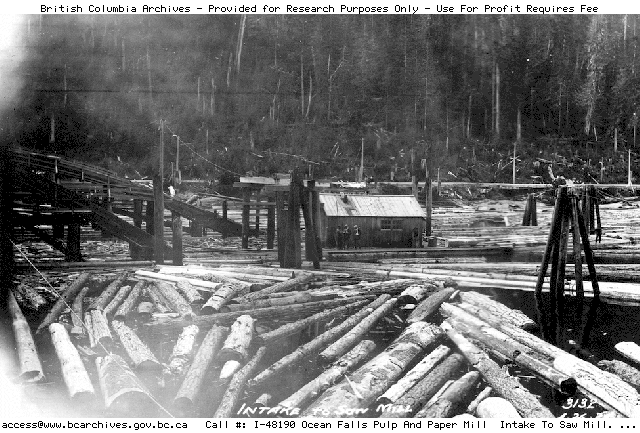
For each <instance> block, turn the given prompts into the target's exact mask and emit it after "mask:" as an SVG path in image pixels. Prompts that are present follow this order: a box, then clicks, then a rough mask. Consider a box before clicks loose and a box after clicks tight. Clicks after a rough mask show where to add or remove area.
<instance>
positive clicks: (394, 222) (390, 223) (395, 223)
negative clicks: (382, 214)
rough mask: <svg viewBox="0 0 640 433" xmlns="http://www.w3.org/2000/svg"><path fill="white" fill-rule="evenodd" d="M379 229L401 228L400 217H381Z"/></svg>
mask: <svg viewBox="0 0 640 433" xmlns="http://www.w3.org/2000/svg"><path fill="white" fill-rule="evenodd" d="M380 229H381V230H402V220H400V219H381V220H380Z"/></svg>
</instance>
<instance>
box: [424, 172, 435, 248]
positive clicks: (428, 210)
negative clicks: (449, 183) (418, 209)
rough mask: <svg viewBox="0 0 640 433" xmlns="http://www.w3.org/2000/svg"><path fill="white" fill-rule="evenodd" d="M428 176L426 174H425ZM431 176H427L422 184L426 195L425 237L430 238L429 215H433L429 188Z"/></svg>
mask: <svg viewBox="0 0 640 433" xmlns="http://www.w3.org/2000/svg"><path fill="white" fill-rule="evenodd" d="M427 174H428V173H427ZM431 186H432V185H431V176H428V175H427V180H426V181H425V182H424V188H425V193H426V197H425V200H426V202H427V203H426V228H425V231H426V234H427V236H431V234H432V230H431V215H432V213H433V191H432V188H431Z"/></svg>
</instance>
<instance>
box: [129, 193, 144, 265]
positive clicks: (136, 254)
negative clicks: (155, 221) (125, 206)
mask: <svg viewBox="0 0 640 433" xmlns="http://www.w3.org/2000/svg"><path fill="white" fill-rule="evenodd" d="M133 225H134V226H135V227H137V228H142V200H141V199H139V198H134V199H133ZM129 256H130V257H131V258H132V259H133V260H140V248H138V246H136V245H134V244H132V243H129Z"/></svg>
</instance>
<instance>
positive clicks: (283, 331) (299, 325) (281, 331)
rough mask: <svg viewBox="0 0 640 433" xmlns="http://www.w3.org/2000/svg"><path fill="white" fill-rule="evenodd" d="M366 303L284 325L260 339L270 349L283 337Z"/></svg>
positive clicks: (336, 309)
mask: <svg viewBox="0 0 640 433" xmlns="http://www.w3.org/2000/svg"><path fill="white" fill-rule="evenodd" d="M366 302H367V301H366V300H360V301H355V302H353V303H351V304H348V305H343V306H341V307H337V308H334V309H332V310H326V311H321V312H319V313H316V314H314V315H312V316H309V317H307V318H304V319H302V320H297V321H295V322H291V323H287V324H286V325H282V326H280V327H278V328H276V329H274V330H273V331H269V332H265V333H264V334H260V335H258V338H259V339H260V340H261V341H262V344H263V345H264V346H267V347H269V346H270V344H272V343H273V342H274V341H277V340H279V339H281V338H283V337H287V336H289V335H292V334H295V333H296V332H300V331H302V330H303V329H305V328H307V327H308V326H309V325H311V324H314V323H320V322H322V321H328V320H331V319H334V318H337V317H340V316H343V315H345V314H347V313H349V312H350V311H353V310H355V309H356V308H360V307H361V306H362V305H363V304H365V303H366Z"/></svg>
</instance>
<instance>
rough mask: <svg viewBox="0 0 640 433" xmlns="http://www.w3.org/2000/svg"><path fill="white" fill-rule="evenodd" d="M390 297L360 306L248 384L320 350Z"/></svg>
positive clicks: (255, 382)
mask: <svg viewBox="0 0 640 433" xmlns="http://www.w3.org/2000/svg"><path fill="white" fill-rule="evenodd" d="M390 298H391V296H389V295H380V296H379V297H378V298H377V299H376V300H375V301H373V302H371V303H370V304H369V305H367V306H365V307H364V308H362V309H361V310H360V311H358V312H357V313H356V314H354V315H353V316H351V317H349V318H347V319H346V320H345V321H344V322H342V323H341V324H339V325H337V326H335V327H334V328H331V329H329V330H328V331H325V332H323V333H322V334H320V335H318V336H317V337H316V338H314V339H313V340H311V341H310V342H308V343H306V344H304V345H302V346H300V347H298V349H296V350H295V351H294V352H292V353H290V354H289V355H287V356H285V357H283V358H281V359H280V360H278V361H276V362H275V363H274V364H272V365H271V366H270V367H268V368H267V369H266V370H264V371H263V372H261V373H260V374H258V375H257V376H256V377H254V378H253V379H251V381H250V383H249V386H250V387H254V386H257V385H260V384H262V383H264V382H265V381H267V380H269V379H270V378H272V377H273V376H275V375H276V374H278V373H280V372H282V371H283V370H286V369H287V368H290V367H291V366H293V365H295V364H297V363H299V362H300V361H302V360H303V359H305V358H308V357H310V356H312V355H313V354H316V353H317V352H319V351H320V350H322V348H323V347H326V346H327V345H328V344H331V343H333V342H334V341H336V340H337V339H338V338H340V337H341V336H342V335H344V334H345V333H346V332H347V331H348V330H349V329H351V328H353V326H355V325H356V324H357V323H358V322H360V321H361V320H362V319H364V318H365V317H366V316H367V315H369V314H370V313H371V311H372V309H375V308H378V307H379V306H380V305H382V304H384V303H385V302H387V301H388V300H389V299H390Z"/></svg>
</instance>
